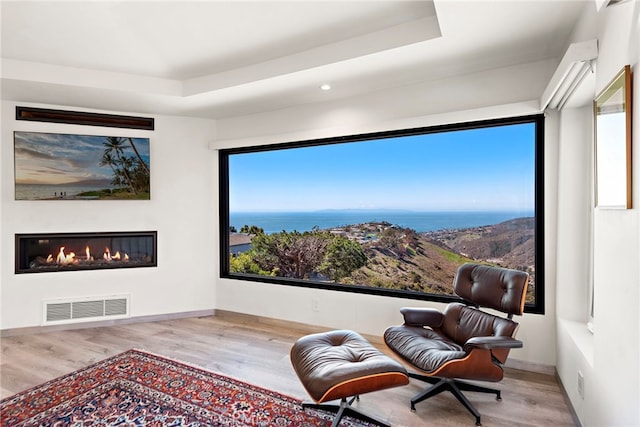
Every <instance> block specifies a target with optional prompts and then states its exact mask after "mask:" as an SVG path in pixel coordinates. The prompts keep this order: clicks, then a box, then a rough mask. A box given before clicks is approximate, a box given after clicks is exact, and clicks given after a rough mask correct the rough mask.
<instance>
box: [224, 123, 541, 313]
mask: <svg viewBox="0 0 640 427" xmlns="http://www.w3.org/2000/svg"><path fill="white" fill-rule="evenodd" d="M524 123H535V129H536V134H535V159H534V162H535V196H534V197H535V227H536V232H535V236H536V243H535V250H536V254H535V257H536V258H535V269H536V271H535V274H536V287H535V290H534V295H535V304H525V312H526V313H533V314H544V312H545V292H544V288H545V265H544V264H545V256H544V241H545V229H544V212H545V210H544V182H545V179H544V141H545V137H544V134H545V126H544V125H545V121H544V114H534V115H527V116H517V117H507V118H498V119H487V120H478V121H469V122H461V123H450V124H442V125H435V126H428V127H419V128H410V129H400V130H391V131H381V132H372V133H365V134H357V135H345V136H336V137H329V138H320V139H313V140H303V141H294V142H283V143H275V144H266V145H257V146H244V147H237V148H229V149H221V150H219V158H218V162H219V222H220V277H221V278H224V279H236V280H245V281H253V282H263V283H271V284H277V285H286V286H298V287H306V288H314V289H325V290H331V291H339V292H352V293H361V294H369V295H379V296H386V297H392V298H405V299H412V300H421V301H434V302H444V303H448V302H452V301H459V300H460V299H459V298H458V297H456V296H449V295H438V294H427V293H423V294H421V293H416V292H410V291H403V290H394V289H382V288H373V287H370V286H362V285H341V284H335V283H330V284H327V283H326V282H317V281H312V280H298V279H291V278H285V277H271V276H261V275H253V274H247V273H242V274H238V273H231V272H230V271H229V258H230V251H229V156H231V155H234V154H242V153H253V152H262V151H271V150H282V149H287V148H300V147H311V146H319V145H328V144H339V143H347V142H357V141H368V140H375V139H384V138H392V137H404V136H412V135H424V134H431V133H439V132H448V131H460V130H469V129H478V128H484V127H494V126H501V125H514V124H524Z"/></svg>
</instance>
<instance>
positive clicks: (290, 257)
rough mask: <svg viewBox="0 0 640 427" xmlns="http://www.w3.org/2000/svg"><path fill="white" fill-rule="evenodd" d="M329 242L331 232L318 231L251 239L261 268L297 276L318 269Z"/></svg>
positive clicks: (282, 233) (285, 233)
mask: <svg viewBox="0 0 640 427" xmlns="http://www.w3.org/2000/svg"><path fill="white" fill-rule="evenodd" d="M330 243H331V235H330V234H329V233H328V232H321V231H318V230H314V231H306V232H304V233H300V232H298V231H293V232H291V233H288V232H286V231H282V232H280V233H274V234H258V235H257V236H256V237H255V238H254V239H253V240H252V241H251V244H252V245H253V250H254V254H255V258H254V259H255V261H256V263H257V264H258V265H259V266H260V268H261V269H262V270H265V271H275V272H277V274H278V276H283V277H293V278H296V279H304V278H306V277H308V275H309V274H310V273H312V272H314V271H317V269H318V267H319V266H320V264H321V263H322V261H323V259H324V254H325V251H326V249H327V247H328V246H329V244H330Z"/></svg>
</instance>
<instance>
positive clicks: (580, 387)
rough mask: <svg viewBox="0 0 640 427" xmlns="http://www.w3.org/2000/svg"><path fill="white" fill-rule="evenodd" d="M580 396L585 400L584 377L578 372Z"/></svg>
mask: <svg viewBox="0 0 640 427" xmlns="http://www.w3.org/2000/svg"><path fill="white" fill-rule="evenodd" d="M578 394H579V395H580V397H581V398H582V399H584V375H583V374H582V372H580V371H578Z"/></svg>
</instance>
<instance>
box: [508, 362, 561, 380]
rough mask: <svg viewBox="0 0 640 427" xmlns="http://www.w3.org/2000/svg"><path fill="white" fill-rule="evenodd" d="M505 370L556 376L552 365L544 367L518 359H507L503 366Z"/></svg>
mask: <svg viewBox="0 0 640 427" xmlns="http://www.w3.org/2000/svg"><path fill="white" fill-rule="evenodd" d="M504 367H505V368H511V369H517V370H519V371H528V372H536V373H538V374H545V375H551V376H554V375H556V367H555V366H552V365H544V364H542V363H533V362H527V361H524V360H518V359H511V358H510V359H507V362H506V363H505V364H504Z"/></svg>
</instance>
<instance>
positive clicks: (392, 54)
mask: <svg viewBox="0 0 640 427" xmlns="http://www.w3.org/2000/svg"><path fill="white" fill-rule="evenodd" d="M591 2H593V0H567V1H562V0H549V1H544V0H497V1H489V0H473V1H456V0H434V1H396V0H391V1H384V0H379V1H378V0H375V1H362V0H361V1H254V2H249V1H192V2H190V1H105V2H102V1H61V2H58V1H41V2H39V1H4V0H3V1H2V3H1V8H2V9H1V19H2V33H1V36H2V39H1V41H2V45H1V55H2V97H3V99H8V100H14V101H22V102H36V103H48V104H54V105H68V106H71V107H84V108H95V109H106V110H117V111H126V112H139V113H164V114H178V115H191V116H197V117H207V118H218V119H219V118H225V117H231V116H238V115H246V114H253V113H259V112H263V111H270V110H275V109H279V108H284V107H290V106H294V105H299V104H305V103H312V102H321V101H324V100H327V99H336V98H342V97H349V96H355V95H359V94H363V93H367V92H372V91H377V90H382V89H388V88H392V87H394V86H400V85H407V84H412V83H418V82H422V81H428V80H437V79H440V78H444V77H450V76H452V75H461V74H467V73H474V72H478V71H482V70H486V69H490V68H495V67H501V66H509V65H516V64H521V63H527V62H532V61H537V60H542V59H547V58H558V59H559V58H560V57H561V56H562V54H563V52H564V49H566V47H567V40H568V37H569V35H570V32H571V30H572V28H573V25H574V23H575V22H576V19H577V18H578V16H579V14H580V13H581V11H582V9H583V7H585V5H586V4H587V3H591ZM323 83H330V84H331V85H332V87H333V90H331V91H329V92H323V91H320V90H319V89H318V87H319V86H320V85H321V84H323Z"/></svg>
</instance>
